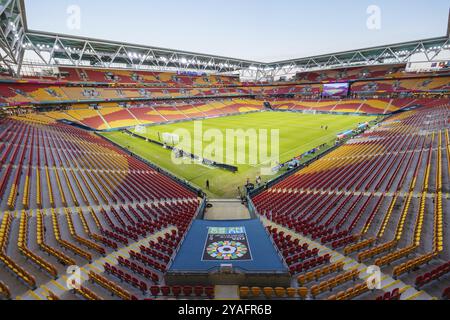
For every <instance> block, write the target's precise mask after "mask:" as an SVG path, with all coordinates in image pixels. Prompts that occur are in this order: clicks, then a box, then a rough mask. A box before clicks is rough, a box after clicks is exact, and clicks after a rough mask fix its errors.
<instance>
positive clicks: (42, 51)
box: [0, 0, 450, 80]
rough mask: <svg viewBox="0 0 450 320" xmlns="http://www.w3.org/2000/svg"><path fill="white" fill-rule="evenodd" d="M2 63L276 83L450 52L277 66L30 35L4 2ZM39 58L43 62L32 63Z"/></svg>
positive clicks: (8, 0)
mask: <svg viewBox="0 0 450 320" xmlns="http://www.w3.org/2000/svg"><path fill="white" fill-rule="evenodd" d="M0 26H1V27H0V29H1V33H0V46H1V49H2V50H0V63H2V65H3V66H5V67H7V68H9V69H10V70H11V71H12V72H13V73H15V74H19V73H20V70H21V68H22V66H23V65H28V64H30V65H40V66H41V67H45V66H47V67H51V66H83V67H98V68H129V69H144V70H155V71H157V70H158V71H160V70H181V71H197V72H214V73H237V72H239V73H240V74H241V76H244V77H248V78H253V79H255V80H260V79H273V78H274V77H276V76H280V75H288V74H292V73H293V72H298V71H307V70H313V69H314V70H315V69H328V68H340V67H348V66H358V65H359V66H362V65H377V64H398V63H407V62H408V61H409V59H410V58H411V56H413V55H415V54H419V53H422V54H423V55H424V59H425V60H426V61H435V59H436V58H437V57H438V56H439V54H440V53H441V52H442V51H443V50H445V49H449V48H450V42H449V38H448V37H447V36H443V37H437V38H432V39H424V40H418V41H410V42H405V43H397V44H392V45H386V46H378V47H372V48H364V49H358V50H351V51H345V52H340V53H332V54H326V55H320V56H313V57H306V58H299V59H291V60H285V61H278V62H272V63H263V62H258V61H250V60H243V59H238V58H231V57H223V56H217V55H210V54H203V53H195V52H188V51H181V50H173V49H166V48H159V47H152V46H147V45H138V44H131V43H122V42H115V41H109V40H99V39H92V38H84V37H77V36H70V35H63V34H55V33H47V32H41V31H35V30H29V29H28V27H27V19H26V12H25V4H24V0H0ZM26 53H28V54H33V55H34V57H36V59H35V60H37V61H32V62H31V61H28V60H27V55H26Z"/></svg>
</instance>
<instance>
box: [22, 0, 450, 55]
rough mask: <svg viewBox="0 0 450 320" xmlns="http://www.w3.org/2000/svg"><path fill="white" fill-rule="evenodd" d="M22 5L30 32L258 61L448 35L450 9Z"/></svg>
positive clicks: (428, 1)
mask: <svg viewBox="0 0 450 320" xmlns="http://www.w3.org/2000/svg"><path fill="white" fill-rule="evenodd" d="M25 3H26V12H27V17H28V28H29V29H32V30H39V31H48V32H54V33H61V34H70V35H78V36H86V37H91V38H99V39H105V40H114V41H121V42H128V43H135V44H142V45H149V46H155V47H163V48H170V49H177V50H185V51H192V52H199V53H207V54H214V55H220V56H226V57H234V58H240V59H248V60H253V61H260V62H274V61H279V60H285V59H293V58H302V57H308V56H314V55H319V54H327V53H334V52H340V51H346V50H353V49H360V48H367V47H371V46H377V45H387V44H392V43H397V42H403V41H412V40H419V39H425V38H431V37H438V36H443V35H445V34H446V32H447V22H448V13H449V7H450V1H449V0H315V1H312V0H309V1H306V0H227V1H225V0H160V1H156V0H126V1H118V0H39V1H38V0H26V1H25ZM374 6H375V7H374ZM78 13H79V14H78Z"/></svg>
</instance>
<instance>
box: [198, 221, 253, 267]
mask: <svg viewBox="0 0 450 320" xmlns="http://www.w3.org/2000/svg"><path fill="white" fill-rule="evenodd" d="M202 260H203V261H250V260H253V259H252V254H251V252H250V247H249V244H248V239H247V233H246V231H245V227H231V228H216V227H210V228H208V235H207V237H206V242H205V249H204V250H203V259H202Z"/></svg>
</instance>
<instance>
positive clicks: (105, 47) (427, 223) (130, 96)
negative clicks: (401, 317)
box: [0, 0, 450, 312]
mask: <svg viewBox="0 0 450 320" xmlns="http://www.w3.org/2000/svg"><path fill="white" fill-rule="evenodd" d="M29 2H30V1H24V0H1V1H0V28H1V31H2V32H1V34H0V40H1V41H0V300H80V301H81V300H145V301H155V300H157V301H163V300H164V301H167V300H171V301H184V302H186V303H195V302H196V301H202V302H203V303H205V302H206V301H211V302H213V300H233V301H241V302H242V301H244V302H245V301H247V303H251V301H255V300H263V304H265V303H267V304H270V303H274V302H276V301H279V300H282V301H286V300H288V301H290V303H294V302H297V303H298V302H300V303H303V302H306V301H311V300H315V301H321V302H323V303H325V302H324V301H331V300H354V301H356V300H359V301H360V300H379V301H380V300H384V301H386V300H405V301H416V300H421V301H422V300H449V299H450V183H449V176H450V23H449V27H448V32H447V34H446V35H440V34H437V35H436V36H435V37H429V38H420V36H417V38H416V39H415V40H412V41H406V42H397V43H391V42H389V40H386V41H385V42H384V43H383V44H382V45H376V46H372V47H366V48H364V49H358V48H348V50H346V51H335V52H333V51H330V52H328V53H326V54H320V55H316V56H307V57H303V58H298V57H292V59H287V60H278V61H275V62H259V60H256V59H255V61H253V60H248V59H239V58H231V57H227V56H225V55H224V56H222V55H216V54H208V53H196V52H191V51H183V50H178V49H177V48H176V47H175V48H174V49H166V48H162V47H159V46H152V43H141V44H135V43H134V41H130V42H125V41H120V40H118V39H110V40H101V39H99V38H95V37H92V38H90V37H85V36H80V35H69V34H68V33H66V32H64V30H61V32H60V33H53V32H48V31H39V30H35V29H33V28H32V27H30V24H29V21H28V14H29V13H30V14H31V13H32V12H33V10H35V6H36V4H34V5H33V6H32V5H29ZM58 2H59V1H58ZM74 2H75V3H76V2H77V1H74ZM193 2H195V1H193ZM374 2H377V1H374ZM380 2H381V1H380ZM33 3H34V1H33ZM193 5H194V4H193ZM433 5H434V4H431V3H430V4H429V6H433ZM137 9H138V8H137V7H135V10H137ZM71 10H72V11H71V12H72V13H71V14H73V15H74V16H75V18H76V17H77V10H76V6H75V8H72V9H71ZM83 10H84V9H83ZM446 10H448V3H447V5H446ZM69 11H70V10H69ZM69 11H68V12H69ZM98 14H100V13H98ZM311 14H313V13H311ZM314 14H317V12H316V13H314ZM365 14H366V12H365V11H364V12H363V13H362V15H363V16H364V17H366V16H365ZM446 15H447V12H445V16H446ZM40 19H47V18H45V17H43V16H41V18H40ZM75 20H76V19H75ZM72 22H73V21H72ZM123 22H124V23H125V22H126V20H125V18H124V21H123ZM445 22H446V21H445ZM449 22H450V19H449ZM173 23H174V24H173V25H172V27H173V28H175V26H176V21H173ZM184 23H187V24H189V21H185V22H184ZM364 23H365V22H364ZM421 24H423V28H427V24H426V22H423V23H422V22H421ZM164 28H171V25H170V24H168V25H167V26H166V27H164ZM364 28H366V26H365V25H364ZM446 28H447V25H442V30H443V31H442V34H445V29H446ZM84 31H86V32H87V31H89V30H84ZM161 32H162V33H164V30H161ZM309 32H311V30H309ZM300 33H301V31H299V36H300ZM334 41H335V42H339V41H344V39H334ZM143 42H144V41H143ZM232 45H233V44H230V46H232ZM265 45H266V46H268V47H269V46H270V41H267V42H265ZM238 46H239V45H236V47H232V48H235V49H236V52H237V53H236V56H238V55H239V51H238ZM304 46H307V43H305V44H304ZM328 47H330V46H326V48H328ZM278 50H279V51H282V50H283V48H278ZM327 50H328V49H327ZM237 303H238V302H237ZM1 305H2V302H0V306H1ZM186 306H188V305H187V304H186ZM0 308H1V307H0ZM186 308H187V307H186ZM185 311H186V312H188V311H189V310H188V309H186V310H185Z"/></svg>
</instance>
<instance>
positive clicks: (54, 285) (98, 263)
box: [16, 227, 175, 300]
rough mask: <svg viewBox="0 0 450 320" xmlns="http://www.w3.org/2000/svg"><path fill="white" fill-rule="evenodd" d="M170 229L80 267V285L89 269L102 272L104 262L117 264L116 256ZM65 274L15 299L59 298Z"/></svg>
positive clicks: (64, 283) (127, 252) (65, 280)
mask: <svg viewBox="0 0 450 320" xmlns="http://www.w3.org/2000/svg"><path fill="white" fill-rule="evenodd" d="M172 230H175V228H174V227H171V228H166V229H164V230H161V231H159V232H158V233H155V234H152V235H151V236H149V237H147V238H145V239H142V240H140V241H138V242H134V243H133V244H131V245H130V246H128V247H124V248H121V249H120V250H118V251H114V252H112V253H111V254H109V255H108V256H106V257H102V258H99V259H97V260H95V261H93V262H92V263H90V264H87V265H85V266H83V267H81V268H80V270H81V285H83V283H85V282H87V281H89V278H88V274H89V272H90V271H94V272H98V273H103V272H104V268H103V265H104V263H109V264H110V265H111V266H117V265H118V260H117V259H118V258H119V256H121V257H124V258H129V257H130V256H129V252H130V250H136V251H138V250H139V247H140V246H141V245H148V243H149V242H150V241H152V240H156V239H158V237H160V236H163V235H164V234H165V233H166V232H172ZM68 279H69V278H68V276H67V275H62V276H60V277H59V278H58V279H57V280H51V281H49V282H48V283H46V284H43V285H41V286H40V287H38V288H37V289H35V290H29V291H28V292H26V293H25V294H24V295H22V296H18V297H16V300H47V298H46V297H47V292H49V291H50V292H52V293H54V294H55V295H56V297H58V298H61V297H62V296H63V295H64V294H66V293H67V292H68V291H70V290H69V288H67V281H68Z"/></svg>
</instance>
